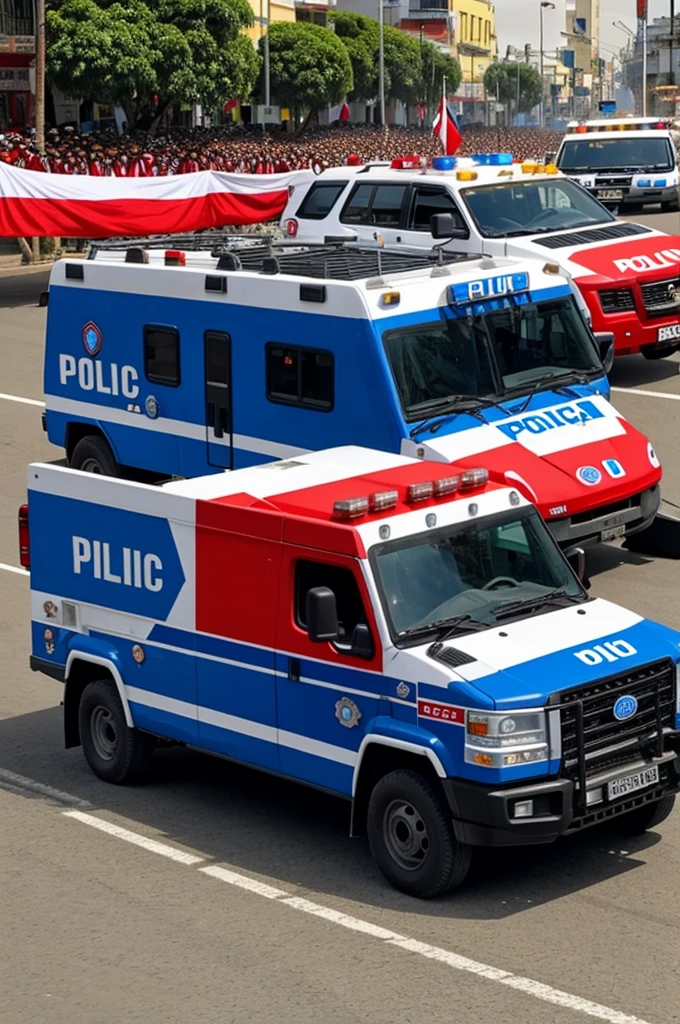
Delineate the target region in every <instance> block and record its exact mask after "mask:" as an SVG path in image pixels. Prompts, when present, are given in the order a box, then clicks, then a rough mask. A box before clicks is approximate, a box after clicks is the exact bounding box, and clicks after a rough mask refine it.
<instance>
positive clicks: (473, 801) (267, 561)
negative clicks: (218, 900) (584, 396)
mask: <svg viewBox="0 0 680 1024" xmlns="http://www.w3.org/2000/svg"><path fill="white" fill-rule="evenodd" d="M488 477H489V474H488V471H487V470H486V468H484V467H483V466H481V465H479V464H477V465H476V466H475V467H474V468H471V469H464V468H461V467H458V466H451V465H441V464H440V465H437V464H436V463H426V462H423V461H422V460H418V459H410V458H406V457H403V456H398V455H393V454H390V453H386V452H376V451H370V450H367V449H364V448H341V449H335V450H331V451H324V452H316V453H313V454H307V455H304V456H300V457H297V458H295V459H287V460H284V461H279V462H274V463H269V464H267V465H261V466H255V467H250V468H248V469H242V470H236V471H235V472H233V473H231V474H223V475H219V476H215V475H212V476H208V477H199V478H196V479H193V480H185V481H177V482H172V483H168V484H165V485H162V486H160V487H153V486H149V485H147V484H141V483H135V482H131V481H121V480H117V479H115V478H108V477H104V476H92V477H87V476H85V475H84V474H82V473H78V472H76V471H74V470H70V469H67V468H63V467H59V466H49V465H40V464H37V465H32V466H30V467H29V472H28V504H27V505H26V506H24V507H22V509H21V510H20V543H21V552H22V554H21V560H22V564H23V565H24V566H25V567H27V568H29V567H30V574H31V581H30V585H31V607H32V613H31V618H32V656H31V667H32V668H33V669H34V670H36V671H40V672H43V673H45V674H46V675H47V676H48V677H50V678H51V679H53V680H57V681H60V682H62V683H63V684H64V690H63V707H64V725H65V740H66V746H67V747H74V746H78V745H82V748H83V753H84V755H85V757H86V759H87V762H88V764H89V765H90V767H91V769H92V770H93V771H94V772H95V774H97V775H98V776H99V777H100V778H101V779H103V780H105V781H107V782H110V783H117V784H122V783H129V782H133V781H135V780H137V779H139V778H140V777H142V776H143V775H144V773H145V772H146V770H147V769H148V768H149V765H150V761H151V758H152V756H153V754H154V748H156V747H159V746H160V747H163V746H167V745H168V742H170V743H174V744H186V745H188V746H190V747H192V748H196V749H199V750H202V751H205V752H208V753H212V754H216V755H219V756H222V757H226V758H231V759H234V760H236V761H238V762H241V763H245V764H247V765H250V766H252V767H254V768H259V769H262V770H263V771H265V772H266V773H269V774H272V773H273V774H278V775H282V776H285V777H287V778H289V779H292V780H296V781H299V782H302V783H305V784H308V785H312V786H315V787H318V788H319V789H321V790H323V791H326V792H328V793H331V794H334V795H336V796H339V797H343V798H346V799H348V800H349V801H351V808H352V831H353V833H354V834H357V833H361V832H364V831H365V832H366V833H367V835H368V840H369V844H370V847H371V851H372V853H373V855H374V857H375V859H376V861H377V863H378V865H379V867H380V868H381V870H382V871H383V873H384V874H385V876H386V878H387V879H388V880H389V881H390V882H391V883H392V884H393V885H395V886H396V887H397V888H399V889H402V890H403V891H405V892H407V893H409V894H411V895H414V896H420V897H433V896H437V895H440V894H441V893H443V892H446V891H447V890H449V889H451V888H453V887H454V886H455V885H458V884H459V883H460V882H461V881H462V880H463V879H464V877H465V875H466V873H467V870H468V867H469V865H470V858H471V853H472V850H473V848H474V847H476V846H499V845H501V846H510V845H521V844H535V843H550V842H552V841H553V840H555V839H556V838H558V836H561V835H564V834H567V833H572V832H576V831H580V830H582V829H584V828H587V827H589V826H591V825H594V824H597V823H598V822H599V821H602V820H604V819H607V818H612V817H616V818H617V819H619V820H620V822H621V827H623V828H626V829H629V830H630V831H631V832H638V831H643V830H644V829H646V828H650V827H652V826H654V825H655V824H657V823H658V822H659V821H661V820H663V818H665V817H666V816H667V815H668V814H669V813H670V811H671V809H672V807H673V801H674V794H675V792H676V791H677V789H678V786H679V785H680V772H679V770H678V757H677V750H678V725H679V724H680V719H679V717H678V705H677V673H678V661H679V660H680V635H679V634H678V633H676V632H674V631H673V630H671V629H668V628H666V627H663V626H661V625H659V624H656V623H653V622H649V621H647V620H645V619H643V618H641V617H640V616H639V615H637V614H635V613H634V612H631V611H628V610H627V609H625V608H622V607H619V606H618V605H615V604H611V603H610V602H608V601H604V600H601V599H597V598H596V599H593V598H591V597H589V595H588V593H587V590H586V589H585V588H584V586H583V584H582V582H581V581H580V580H579V578H578V577H577V575H576V574H575V573H574V571H572V568H571V567H570V565H569V563H568V562H567V560H566V559H565V557H564V555H563V554H562V552H561V551H560V550H559V548H558V547H557V545H556V544H555V542H554V540H553V539H552V537H551V535H550V532H549V531H548V529H547V528H546V526H545V523H544V522H543V520H542V518H541V516H540V515H539V514H538V512H537V511H536V509H535V508H533V506H532V505H531V504H530V503H529V502H528V501H527V500H526V499H525V498H524V497H523V496H522V494H521V493H520V491H519V490H518V489H517V488H515V487H514V486H511V485H510V486H508V485H506V484H497V483H493V482H491V481H489V478H488ZM158 739H160V740H162V741H163V742H162V743H161V744H158V743H157V740H158ZM155 756H156V760H157V761H158V762H160V763H159V764H158V770H159V771H160V770H162V765H163V763H164V760H163V759H164V751H163V750H162V749H161V750H160V751H159V752H158V754H156V755H155ZM173 763H174V765H175V767H174V769H173V770H174V771H176V770H177V762H176V761H175V762H173ZM267 778H268V775H265V776H263V782H262V784H263V786H266V785H267V781H266V780H267ZM252 798H253V799H257V797H256V796H254V797H252Z"/></svg>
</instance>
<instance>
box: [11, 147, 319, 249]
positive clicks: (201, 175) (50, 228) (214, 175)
mask: <svg viewBox="0 0 680 1024" xmlns="http://www.w3.org/2000/svg"><path fill="white" fill-rule="evenodd" d="M313 177H314V173H313V171H291V172H290V173H287V174H266V175H265V174H261V175H260V174H223V173H222V172H221V171H198V172H197V173H196V174H178V175H174V176H169V177H163V178H114V177H111V178H96V177H90V176H88V175H72V176H71V175H62V174H40V173H38V172H37V171H26V170H20V169H17V168H15V167H11V166H10V165H9V164H5V163H1V162H0V237H2V238H16V237H18V236H20V235H21V236H24V237H32V236H35V235H37V236H40V237H45V236H57V237H63V238H112V237H114V236H116V235H118V236H120V235H126V236H127V235H152V234H153V235H158V234H166V233H168V234H169V233H178V232H184V231H198V230H201V229H204V228H219V227H226V226H228V225H232V224H256V223H258V222H259V221H267V220H274V219H275V218H277V217H278V216H279V215H280V214H281V213H282V212H283V210H284V207H285V206H286V203H287V202H288V197H289V194H290V189H291V188H299V187H301V186H304V185H307V184H308V183H309V182H310V181H311V180H312V179H313Z"/></svg>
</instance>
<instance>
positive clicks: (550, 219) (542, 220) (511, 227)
mask: <svg viewBox="0 0 680 1024" xmlns="http://www.w3.org/2000/svg"><path fill="white" fill-rule="evenodd" d="M460 195H461V196H462V198H463V200H464V202H465V203H466V204H467V207H468V209H469V211H470V213H471V214H472V217H473V218H474V220H475V222H476V223H477V226H478V228H479V230H480V232H481V234H482V235H484V236H485V237H486V238H509V237H511V236H520V235H534V234H538V233H540V232H548V231H559V230H560V229H563V228H582V227H586V226H587V225H590V224H609V223H610V222H611V221H613V220H614V219H615V218H614V217H613V216H612V214H611V213H609V211H608V210H606V209H605V208H604V206H602V204H601V203H599V202H598V201H597V199H594V198H593V196H591V195H590V193H589V192H586V191H585V189H583V188H581V186H580V185H577V184H576V182H575V181H569V180H568V179H566V178H555V179H554V180H552V181H547V180H546V179H540V180H539V181H536V182H531V181H517V182H510V181H508V182H505V183H504V184H501V185H484V186H483V187H482V188H466V189H462V190H461V192H460Z"/></svg>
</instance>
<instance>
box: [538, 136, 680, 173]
mask: <svg viewBox="0 0 680 1024" xmlns="http://www.w3.org/2000/svg"><path fill="white" fill-rule="evenodd" d="M557 166H558V167H559V169H560V170H561V171H564V172H565V174H574V173H580V172H585V171H633V170H634V171H670V170H671V169H672V168H673V153H672V151H671V147H670V143H669V141H668V139H667V138H665V137H664V136H658V135H655V136H647V137H640V136H638V137H637V138H635V137H631V138H620V137H617V138H614V139H589V138H588V137H587V136H586V137H585V138H583V137H582V138H576V139H567V140H565V142H564V144H563V146H562V149H561V150H560V152H559V155H558V157H557Z"/></svg>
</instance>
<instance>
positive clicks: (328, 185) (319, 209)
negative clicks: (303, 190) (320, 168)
mask: <svg viewBox="0 0 680 1024" xmlns="http://www.w3.org/2000/svg"><path fill="white" fill-rule="evenodd" d="M346 185H347V182H346V181H340V182H330V181H329V182H319V183H318V184H316V185H312V187H311V188H310V190H309V192H308V193H307V195H306V196H305V197H304V199H303V200H302V202H301V204H300V208H299V209H298V211H297V213H296V214H295V216H296V217H299V218H300V219H301V220H323V218H324V217H327V216H328V214H329V213H330V212H331V210H332V209H333V207H334V206H335V204H336V202H337V201H338V199H339V197H340V196H341V195H342V193H343V192H344V190H345V187H346Z"/></svg>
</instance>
